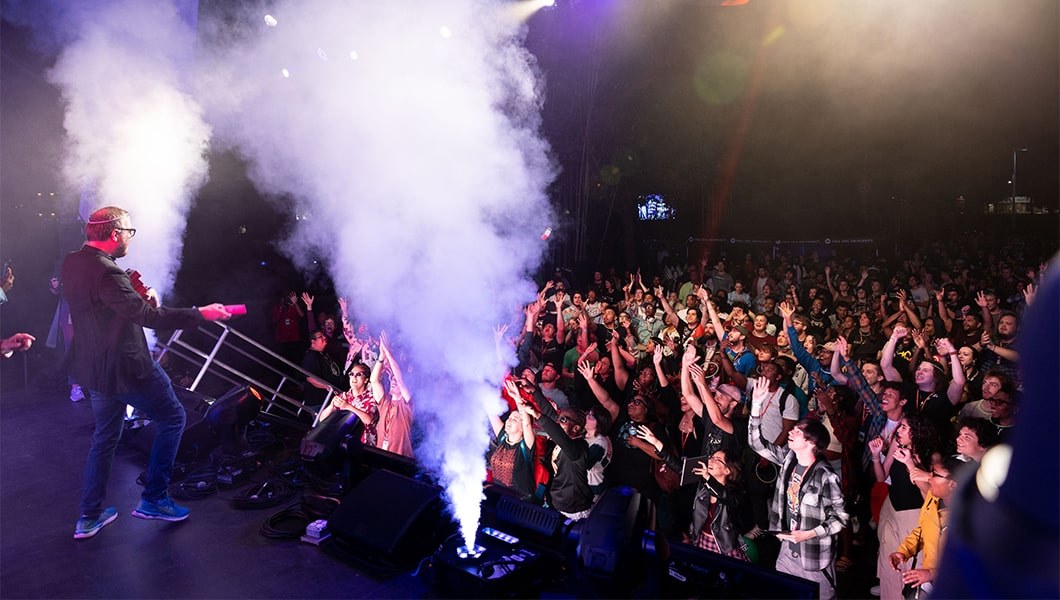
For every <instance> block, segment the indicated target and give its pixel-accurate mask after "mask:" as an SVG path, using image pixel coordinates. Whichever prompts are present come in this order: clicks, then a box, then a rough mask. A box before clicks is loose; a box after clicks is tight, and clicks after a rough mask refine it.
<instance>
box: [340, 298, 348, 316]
mask: <svg viewBox="0 0 1060 600" xmlns="http://www.w3.org/2000/svg"><path fill="white" fill-rule="evenodd" d="M348 309H349V303H348V302H347V301H346V299H345V298H343V297H342V296H339V310H340V311H342V316H343V318H346V317H348V316H349V311H348Z"/></svg>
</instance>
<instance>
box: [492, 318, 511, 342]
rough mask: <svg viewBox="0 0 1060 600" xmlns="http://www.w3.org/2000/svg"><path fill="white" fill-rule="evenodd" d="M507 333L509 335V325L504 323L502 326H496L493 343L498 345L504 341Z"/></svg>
mask: <svg viewBox="0 0 1060 600" xmlns="http://www.w3.org/2000/svg"><path fill="white" fill-rule="evenodd" d="M506 333H508V324H507V323H504V324H502V325H495V326H494V327H493V341H494V342H496V343H498V344H499V343H501V340H503V339H504V334H506Z"/></svg>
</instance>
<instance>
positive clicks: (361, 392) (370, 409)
mask: <svg viewBox="0 0 1060 600" xmlns="http://www.w3.org/2000/svg"><path fill="white" fill-rule="evenodd" d="M317 333H318V334H319V333H320V332H317ZM314 343H316V344H318V345H321V346H323V345H325V344H326V342H325V341H323V340H319V339H318V340H314ZM321 352H323V349H321ZM382 369H383V361H377V362H376V363H375V367H373V368H372V369H371V370H369V369H368V365H366V364H364V363H355V364H354V365H353V366H352V367H350V389H349V390H348V391H344V392H339V393H337V394H335V396H333V397H332V398H331V402H329V403H328V405H327V406H325V407H324V410H322V411H320V419H319V420H320V421H323V420H324V419H326V418H328V415H330V414H331V413H332V412H333V411H336V410H348V411H350V412H352V413H354V414H356V415H357V416H358V417H359V418H360V419H361V422H362V423H364V434H362V435H361V443H363V444H366V445H369V446H377V445H378V441H379V440H378V433H377V428H376V422H377V421H378V420H379V398H377V397H376V391H377V390H379V389H382V386H381V385H377V382H378V381H379V378H380V376H381V375H382Z"/></svg>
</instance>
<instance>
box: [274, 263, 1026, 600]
mask: <svg viewBox="0 0 1060 600" xmlns="http://www.w3.org/2000/svg"><path fill="white" fill-rule="evenodd" d="M1000 256H1001V257H999V255H995V254H986V253H983V254H981V255H978V256H971V257H970V256H961V257H956V255H955V254H953V253H950V252H948V249H947V248H941V247H935V248H933V249H932V252H924V253H916V254H914V255H912V256H910V257H908V258H907V259H905V260H902V261H901V263H900V264H896V265H894V266H891V267H888V266H887V265H886V264H884V261H879V260H877V259H875V258H868V259H865V260H861V261H859V260H856V259H854V258H852V257H843V256H837V257H834V258H830V259H828V260H821V259H819V258H818V256H817V254H816V253H813V254H810V255H807V256H800V257H790V256H782V257H780V258H776V257H773V256H766V255H763V256H760V257H758V258H755V257H753V256H752V255H747V257H746V258H745V260H744V261H743V262H742V263H741V264H737V265H735V266H734V268H732V269H730V264H729V262H728V261H727V260H724V259H722V260H707V259H706V258H704V259H702V260H699V261H694V262H692V263H690V264H687V265H685V266H684V268H678V267H677V266H676V263H674V262H673V261H671V262H670V264H666V265H662V266H660V267H659V269H658V273H657V274H655V273H653V274H647V273H643V272H641V271H636V272H626V273H624V274H621V275H619V274H618V273H616V272H615V271H614V270H610V271H608V272H605V271H596V272H594V273H593V274H592V276H591V278H586V279H587V280H586V281H585V282H584V283H580V284H579V285H577V286H574V285H572V281H571V274H570V273H569V272H565V271H563V270H559V269H557V270H556V272H555V274H554V276H553V277H550V278H549V279H548V280H547V281H546V282H545V283H544V285H543V287H542V289H541V291H540V292H539V293H538V296H537V298H536V300H535V301H534V302H532V303H530V304H529V305H527V306H526V307H525V308H524V310H523V314H522V315H521V319H520V320H521V323H519V322H514V323H511V324H500V325H498V326H497V328H496V330H495V337H496V342H497V345H498V356H499V357H503V356H506V355H510V351H511V350H514V353H515V354H516V357H517V361H518V362H517V366H515V367H514V368H512V369H511V371H510V374H509V375H508V376H507V377H506V379H505V380H504V381H503V382H500V384H499V388H500V389H499V391H500V394H501V396H502V398H503V399H504V400H505V401H506V402H507V406H508V410H507V411H506V412H505V413H502V414H490V415H484V416H485V417H488V418H489V422H490V424H491V427H492V434H493V442H492V443H491V444H490V447H489V450H488V452H487V456H486V459H487V462H488V479H489V481H490V482H491V483H492V484H493V485H502V486H506V487H508V488H511V490H514V492H515V493H516V494H518V495H520V496H522V497H523V498H524V499H526V500H528V501H530V502H535V503H538V504H541V505H544V506H547V507H550V508H553V509H555V510H557V511H559V512H561V513H563V514H564V515H565V516H567V517H569V518H571V519H581V518H585V517H586V516H588V514H589V512H590V511H591V509H592V507H593V505H594V503H595V502H596V501H597V500H598V499H599V498H600V495H601V494H602V493H603V491H604V490H606V489H607V488H608V487H613V486H620V485H621V486H631V487H633V488H635V489H637V490H638V491H639V492H640V493H641V494H642V495H643V496H645V497H647V498H649V499H650V500H652V501H653V502H654V505H655V507H656V514H657V527H658V528H659V530H660V531H662V532H664V533H665V534H666V535H668V536H670V537H672V538H673V539H675V540H682V541H685V542H687V543H691V544H694V545H696V546H698V547H700V548H703V549H706V550H709V551H713V552H718V553H722V554H725V555H728V556H730V557H735V558H738V559H741V560H756V561H757V562H759V563H760V564H762V565H764V566H766V567H774V566H775V568H776V569H777V570H778V571H783V572H787V573H791V574H794V575H798V576H800V577H803V578H806V579H810V580H813V581H816V582H818V583H819V585H820V589H821V596H822V597H832V596H834V595H835V573H836V572H837V571H840V572H842V571H845V570H848V569H850V568H851V567H852V566H853V562H852V561H853V560H854V559H855V554H854V553H853V552H852V547H853V546H854V545H855V544H857V545H863V546H864V545H869V547H878V553H877V556H878V560H877V561H876V563H877V564H876V572H877V575H878V577H879V590H878V594H879V595H880V596H881V597H882V598H887V599H890V598H898V597H900V596H902V591H903V587H906V586H914V587H919V586H929V585H930V582H931V581H933V579H934V578H935V576H936V567H937V560H938V557H939V551H938V549H939V545H940V543H941V539H940V538H941V536H942V532H943V531H944V530H945V520H946V518H947V515H948V507H947V506H946V498H947V496H948V494H949V493H950V492H951V491H952V490H953V489H954V487H955V485H956V484H955V479H956V474H957V472H958V471H959V470H960V469H964V468H974V465H975V464H976V463H978V462H979V461H981V460H982V459H983V456H984V454H985V453H986V452H987V451H988V450H989V449H990V448H991V447H992V446H994V445H997V444H998V443H1002V442H1005V441H1006V440H1008V439H1009V438H1010V437H1011V435H1012V430H1013V427H1015V426H1016V422H1017V416H1018V413H1019V407H1020V404H1021V402H1022V398H1021V392H1020V371H1019V355H1018V352H1017V350H1016V339H1017V337H1018V334H1019V330H1020V326H1021V315H1022V313H1023V310H1024V309H1025V308H1026V307H1027V306H1028V305H1029V304H1030V303H1031V302H1033V299H1034V294H1035V289H1036V286H1037V285H1038V283H1039V282H1040V280H1041V278H1042V275H1043V273H1044V270H1045V264H1044V263H1043V262H1040V261H1041V259H1042V258H1043V257H1031V256H1020V255H1018V254H1014V253H1008V254H1004V255H1000ZM301 299H302V304H303V305H304V306H305V308H306V310H302V308H301V307H300V306H299V305H298V298H297V297H296V296H295V294H294V293H293V292H285V294H284V299H283V300H282V301H281V303H280V305H279V306H277V309H276V312H275V313H274V322H275V323H276V325H277V336H278V337H277V340H278V341H282V340H280V332H281V329H282V327H281V325H282V324H283V323H284V322H285V319H286V320H287V321H286V323H287V325H288V326H289V325H290V322H289V320H290V319H296V318H297V319H301V318H305V319H307V321H306V322H307V324H308V326H309V330H310V332H311V333H310V349H309V350H308V351H307V352H306V354H305V356H304V358H303V361H302V366H303V368H305V369H306V371H308V372H310V373H312V374H313V375H312V376H310V377H308V378H307V387H306V389H307V390H308V392H307V398H308V399H309V400H307V402H309V403H311V404H313V405H318V406H322V407H323V409H322V413H321V414H322V416H326V415H327V414H328V413H330V412H331V411H334V410H349V411H353V412H355V413H357V415H358V416H359V417H361V419H362V421H363V422H364V423H365V425H366V427H365V431H364V436H363V440H362V441H363V442H365V443H368V444H372V445H375V446H378V447H381V448H383V449H389V450H390V451H392V452H398V453H401V454H404V455H406V456H409V457H412V456H414V451H413V443H412V439H413V435H414V433H413V432H414V428H413V422H412V411H411V403H410V400H411V398H410V395H409V392H408V390H407V388H405V386H404V384H403V383H402V381H401V375H400V373H401V369H400V366H399V365H398V361H397V360H396V359H395V357H394V352H393V349H392V348H391V347H390V344H389V340H387V339H386V336H385V334H383V335H382V336H380V339H373V338H372V337H371V336H370V335H369V334H368V332H367V329H366V328H365V327H364V326H362V327H361V328H359V329H358V330H356V331H354V328H353V326H352V324H351V322H350V320H349V314H348V307H347V305H346V303H345V302H344V301H341V300H340V308H341V313H340V314H341V317H340V316H336V315H333V314H330V313H323V314H319V315H316V316H314V313H313V303H314V298H313V297H312V296H310V295H308V294H303V295H302V297H301ZM518 325H521V327H517V326H518ZM517 329H518V332H517V333H516V330H517ZM506 346H510V348H506ZM387 381H388V382H389V385H384V383H385V382H387ZM318 392H322V393H318ZM395 414H396V415H397V417H398V421H397V422H398V423H399V424H400V428H399V429H400V438H399V439H400V441H395V439H394V438H393V437H391V435H390V434H389V433H388V432H390V431H391V428H392V427H393V425H392V423H394V422H395V421H394V420H393V418H394V417H393V415H395ZM870 538H871V539H870ZM862 560H864V559H862ZM876 591H877V590H874V592H876Z"/></svg>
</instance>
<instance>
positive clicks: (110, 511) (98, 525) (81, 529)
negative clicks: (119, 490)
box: [74, 506, 118, 540]
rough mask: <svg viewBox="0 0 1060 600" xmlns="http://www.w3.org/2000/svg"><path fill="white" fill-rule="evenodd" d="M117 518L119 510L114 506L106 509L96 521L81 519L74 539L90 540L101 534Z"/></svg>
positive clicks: (75, 529) (78, 521)
mask: <svg viewBox="0 0 1060 600" xmlns="http://www.w3.org/2000/svg"><path fill="white" fill-rule="evenodd" d="M117 518H118V509H116V508H114V507H113V506H108V507H107V508H104V509H103V512H101V513H99V516H98V517H96V518H94V519H90V518H88V517H81V518H80V519H78V520H77V527H76V528H74V539H75V540H82V539H84V538H90V537H92V536H94V535H96V534H97V533H99V530H100V529H103V526H104V525H106V524H107V523H110V522H111V521H113V520H114V519H117Z"/></svg>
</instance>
